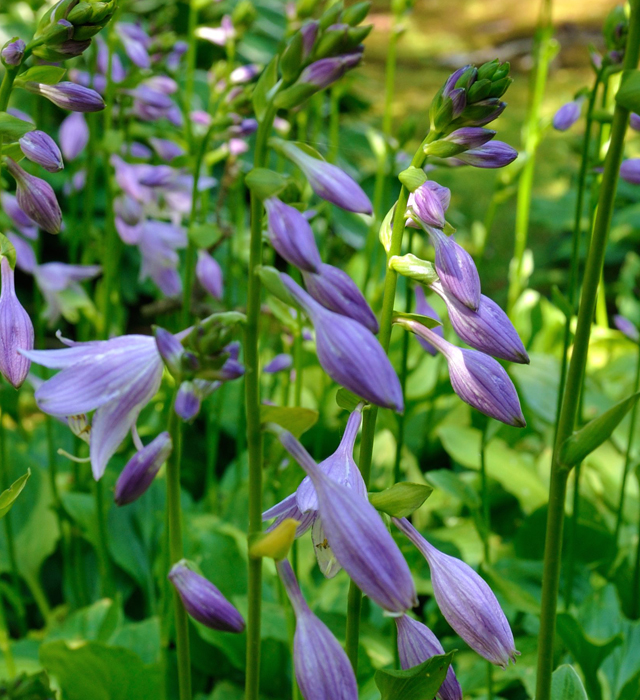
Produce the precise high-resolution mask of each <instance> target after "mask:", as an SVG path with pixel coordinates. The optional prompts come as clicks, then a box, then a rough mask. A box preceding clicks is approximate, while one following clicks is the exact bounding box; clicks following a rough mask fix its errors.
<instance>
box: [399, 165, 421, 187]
mask: <svg viewBox="0 0 640 700" xmlns="http://www.w3.org/2000/svg"><path fill="white" fill-rule="evenodd" d="M398 180H400V182H401V183H402V184H403V185H404V186H405V187H406V188H407V189H408V190H409V192H415V191H416V190H417V189H418V187H420V185H424V183H425V182H426V181H427V175H426V173H425V172H424V170H423V169H422V168H416V167H414V166H413V165H410V166H409V167H408V168H407V169H406V170H403V171H402V172H401V173H400V175H398Z"/></svg>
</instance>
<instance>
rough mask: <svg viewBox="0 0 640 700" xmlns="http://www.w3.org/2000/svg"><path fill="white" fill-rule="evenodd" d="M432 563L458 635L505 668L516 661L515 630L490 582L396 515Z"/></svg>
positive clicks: (439, 595)
mask: <svg viewBox="0 0 640 700" xmlns="http://www.w3.org/2000/svg"><path fill="white" fill-rule="evenodd" d="M393 522H394V524H395V525H396V527H397V528H398V529H399V530H400V531H401V532H403V533H404V534H405V535H406V536H407V537H408V538H409V539H410V540H411V542H413V544H414V545H415V546H416V547H417V548H418V550H419V551H420V552H421V554H422V555H423V556H424V557H425V559H426V560H427V562H428V563H429V568H430V569H431V584H432V586H433V594H434V596H435V599H436V602H437V603H438V607H439V608H440V610H441V611H442V614H443V615H444V618H445V620H446V621H447V622H448V623H449V624H450V625H451V627H453V629H454V630H455V631H456V633H457V634H459V635H460V636H461V637H462V639H464V641H465V642H466V643H467V644H468V645H469V646H470V647H471V648H472V649H473V650H474V651H476V652H478V654H480V656H482V657H483V658H485V659H487V661H491V663H494V664H496V665H497V666H501V667H502V668H506V667H507V665H508V663H509V661H513V662H514V663H515V660H516V656H518V655H519V654H520V652H518V651H516V648H515V643H514V640H513V633H512V632H511V628H510V627H509V622H508V621H507V618H506V617H505V615H504V613H503V612H502V608H501V607H500V603H498V601H497V599H496V597H495V595H494V594H493V591H492V590H491V588H489V585H488V584H487V583H486V581H485V580H484V579H482V578H481V577H480V576H479V575H478V574H477V573H476V572H475V571H474V570H473V569H472V568H471V567H470V566H469V565H468V564H465V563H464V562H463V561H461V560H460V559H457V558H456V557H451V556H449V555H448V554H444V553H443V552H441V551H439V550H438V549H436V548H435V547H434V546H433V545H432V544H430V543H429V542H427V540H426V539H425V538H424V537H423V536H422V535H421V534H420V533H419V532H418V531H417V530H416V529H415V527H413V525H412V524H411V523H410V522H409V521H408V520H407V519H406V518H400V519H398V518H393Z"/></svg>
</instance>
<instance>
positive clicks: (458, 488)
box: [424, 469, 481, 509]
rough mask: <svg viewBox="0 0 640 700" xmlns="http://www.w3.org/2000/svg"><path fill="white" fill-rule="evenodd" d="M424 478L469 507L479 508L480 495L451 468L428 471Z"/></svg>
mask: <svg viewBox="0 0 640 700" xmlns="http://www.w3.org/2000/svg"><path fill="white" fill-rule="evenodd" d="M424 478H425V479H426V480H427V481H428V482H429V483H430V484H431V485H432V486H434V487H435V488H437V489H440V490H441V491H446V492H447V493H448V494H450V495H452V496H454V497H455V498H457V499H458V500H459V501H461V502H462V503H464V505H465V506H467V507H468V508H471V509H477V508H480V504H481V502H480V496H478V493H477V492H476V491H475V489H473V488H472V487H471V486H470V485H469V484H467V483H466V482H465V481H463V480H462V479H461V478H460V476H459V475H458V474H456V473H455V472H453V471H451V469H434V470H433V471H428V472H427V473H426V474H425V475H424Z"/></svg>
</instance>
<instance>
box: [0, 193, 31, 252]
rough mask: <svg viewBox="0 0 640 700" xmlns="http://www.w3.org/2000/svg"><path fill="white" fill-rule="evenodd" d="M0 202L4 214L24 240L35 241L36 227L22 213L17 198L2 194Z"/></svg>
mask: <svg viewBox="0 0 640 700" xmlns="http://www.w3.org/2000/svg"><path fill="white" fill-rule="evenodd" d="M0 202H1V203H2V209H3V211H4V213H5V214H6V215H7V216H8V217H9V218H10V219H11V221H13V224H14V226H15V227H16V228H17V229H18V231H19V232H20V233H21V234H22V235H23V236H24V237H25V238H29V239H30V240H32V241H34V240H36V239H37V238H38V225H37V224H36V222H35V221H34V220H33V219H30V218H29V217H28V216H27V215H26V214H25V213H24V212H23V211H22V209H21V208H20V205H19V204H18V200H17V198H16V197H15V196H14V195H12V194H9V193H8V192H2V194H1V195H0Z"/></svg>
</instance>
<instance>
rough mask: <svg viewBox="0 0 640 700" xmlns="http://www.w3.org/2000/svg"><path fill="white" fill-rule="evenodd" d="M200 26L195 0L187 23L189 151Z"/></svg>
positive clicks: (187, 125) (186, 105)
mask: <svg viewBox="0 0 640 700" xmlns="http://www.w3.org/2000/svg"><path fill="white" fill-rule="evenodd" d="M197 24H198V9H197V7H196V2H195V0H189V18H188V23H187V56H186V63H187V69H186V78H185V85H184V126H185V132H186V136H187V143H188V144H189V150H192V149H191V146H192V140H193V131H192V128H191V119H190V118H189V114H190V112H191V102H192V100H193V84H194V78H195V72H196V48H197V46H196V35H195V31H196V26H197Z"/></svg>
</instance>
